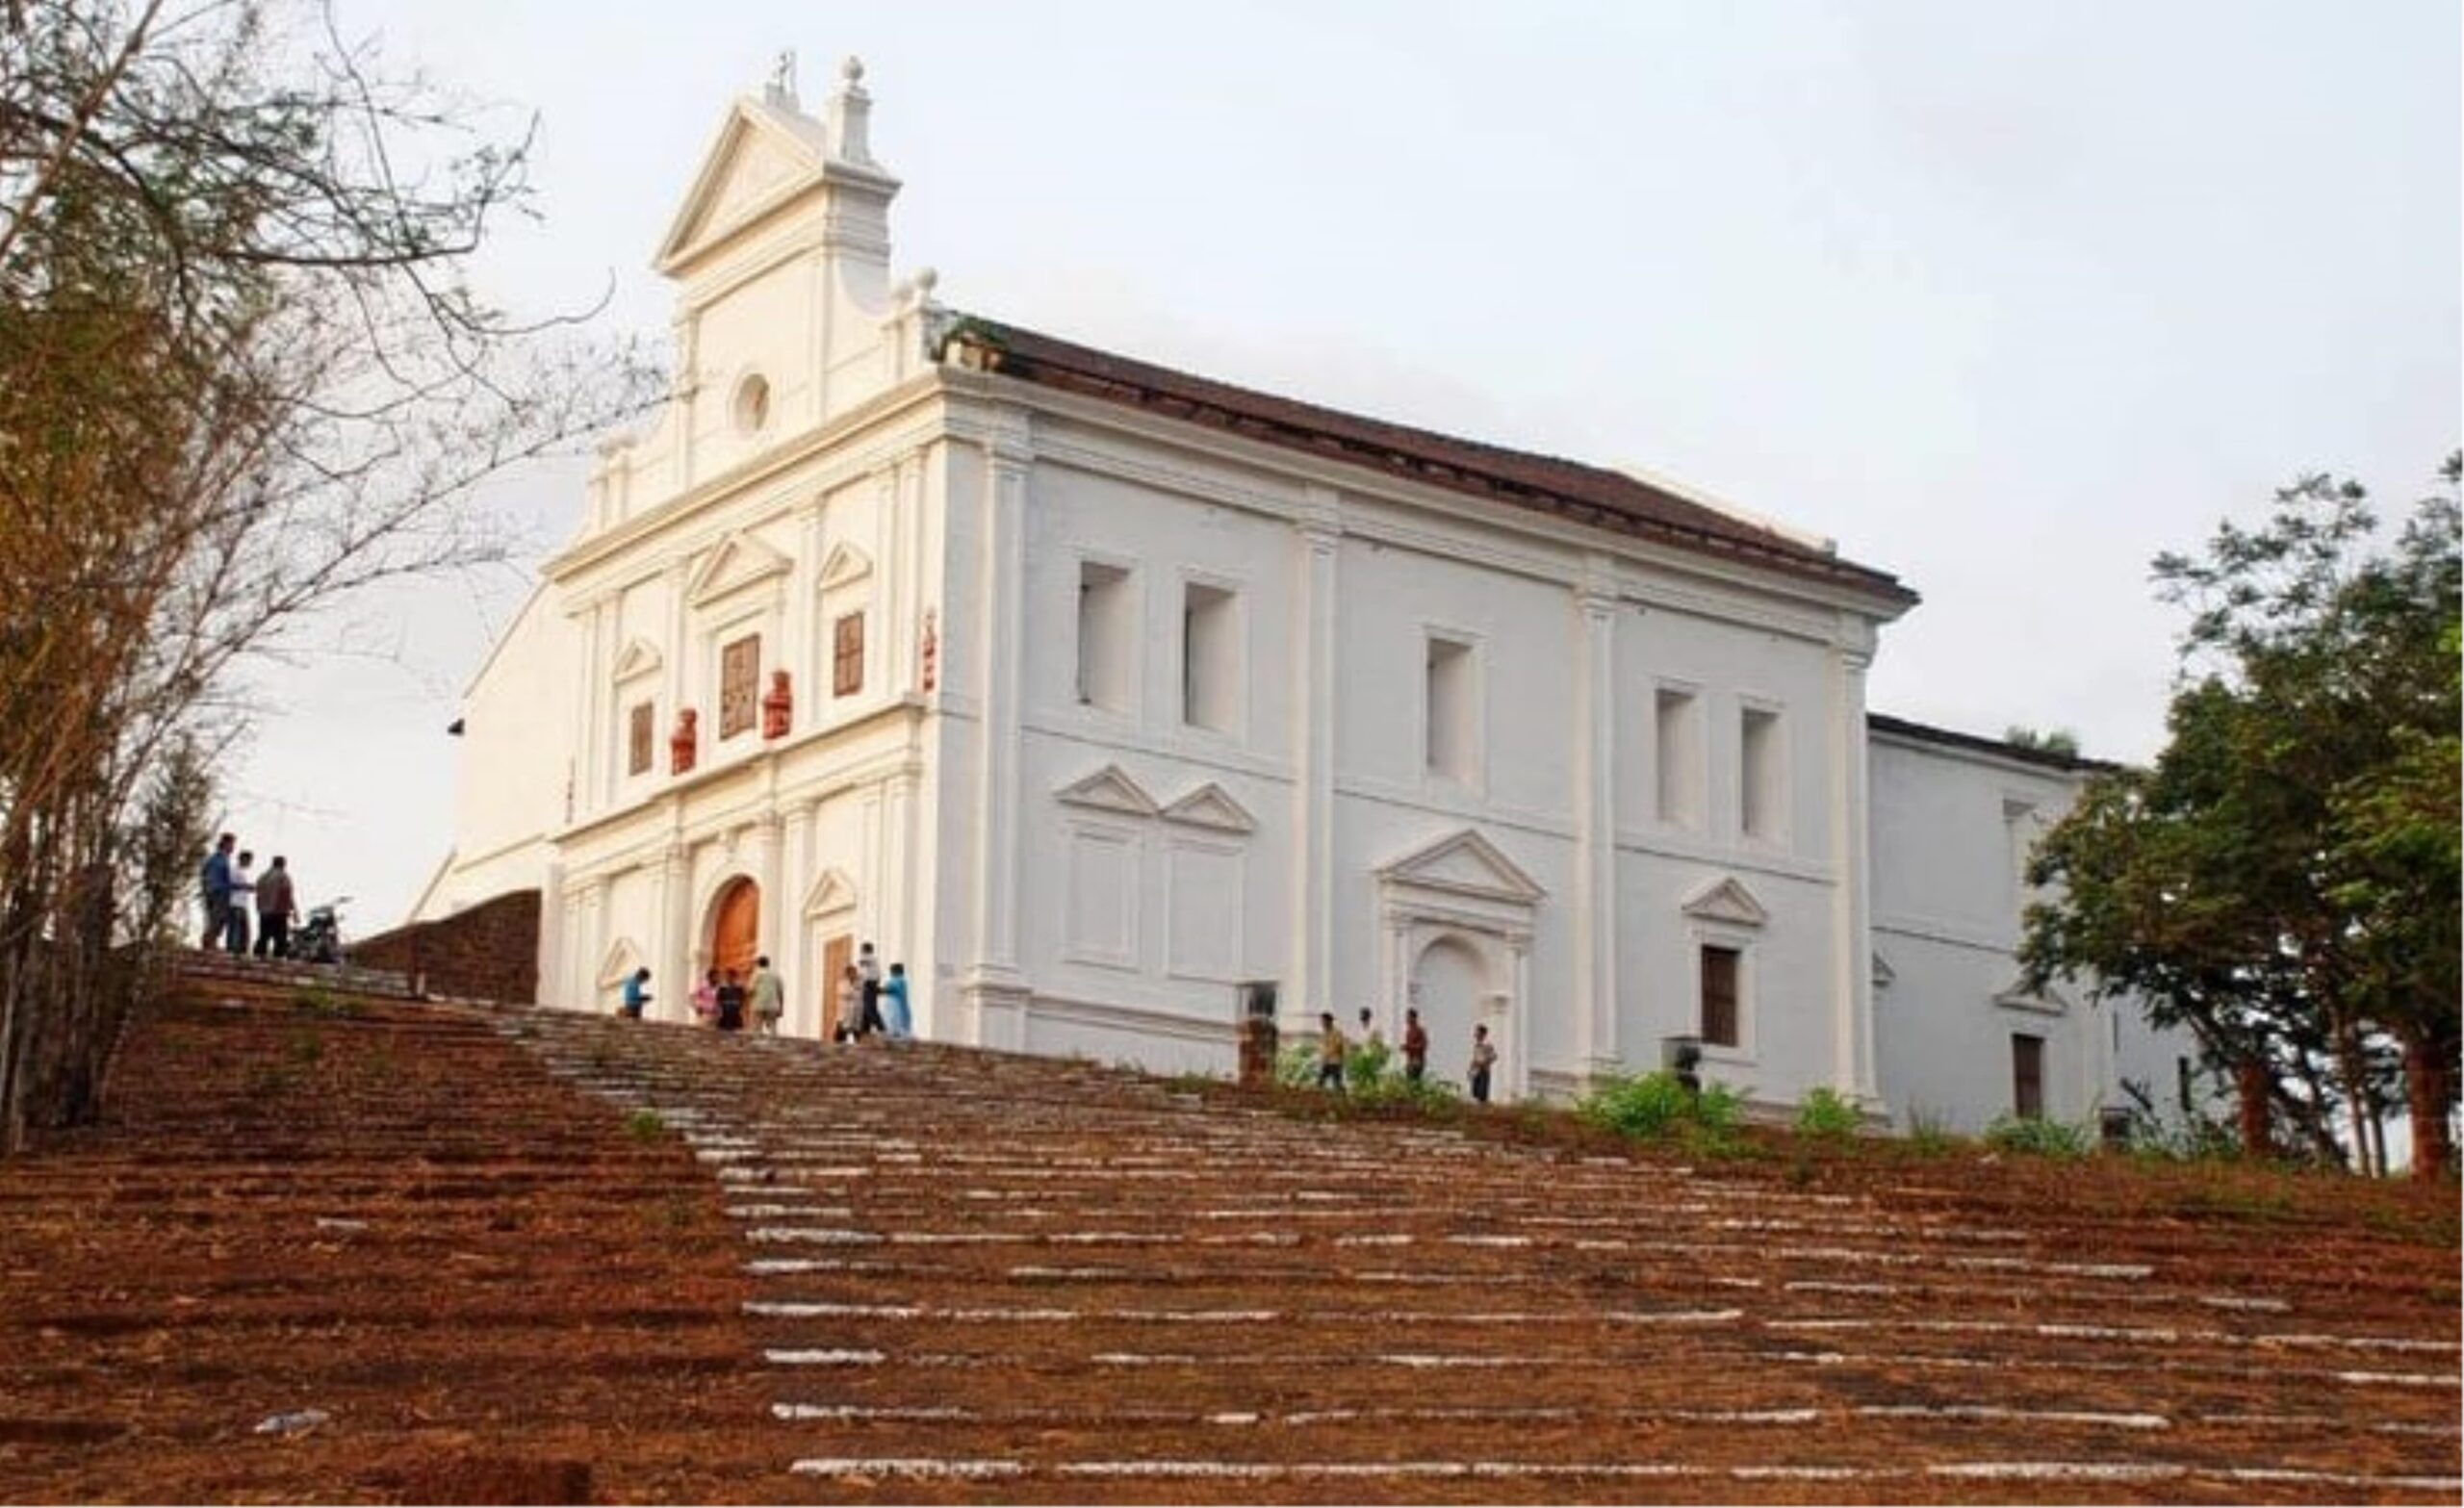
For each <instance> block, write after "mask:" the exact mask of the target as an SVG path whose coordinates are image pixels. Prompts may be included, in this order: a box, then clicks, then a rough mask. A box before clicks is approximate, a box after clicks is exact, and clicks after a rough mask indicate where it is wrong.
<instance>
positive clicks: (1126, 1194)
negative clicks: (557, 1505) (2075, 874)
mask: <svg viewBox="0 0 2464 1508" xmlns="http://www.w3.org/2000/svg"><path fill="white" fill-rule="evenodd" d="M190 978H191V987H190V989H189V991H188V993H187V996H186V997H185V998H184V999H183V1000H181V1001H178V1002H174V1003H170V1004H167V1006H166V1007H165V1008H164V1009H163V1010H160V1011H158V1012H155V1013H154V1014H153V1015H152V1016H150V1017H149V1018H147V1019H145V1020H144V1021H142V1022H141V1027H140V1029H139V1031H138V1032H137V1033H136V1034H135V1035H134V1036H133V1038H132V1040H131V1043H130V1047H129V1053H128V1059H127V1061H125V1062H124V1063H123V1065H122V1070H121V1072H120V1075H119V1077H118V1080H117V1083H118V1085H119V1089H118V1093H119V1096H120V1099H119V1102H118V1103H119V1104H120V1106H121V1110H120V1112H118V1114H119V1121H118V1124H117V1125H116V1126H114V1127H106V1128H102V1129H101V1130H99V1131H98V1132H96V1133H94V1134H92V1135H91V1136H87V1137H77V1138H71V1139H70V1140H69V1141H67V1142H65V1143H64V1144H63V1145H62V1146H60V1147H57V1148H54V1149H52V1150H49V1151H46V1152H43V1153H40V1154H39V1155H37V1156H36V1157H34V1158H31V1159H23V1160H19V1161H17V1162H16V1163H10V1164H0V1235H5V1237H6V1240H5V1241H0V1249H5V1259H0V1265H5V1269H6V1270H7V1272H8V1274H9V1282H8V1283H7V1284H6V1285H0V1498H6V1499H12V1500H14V1499H25V1498H37V1499H67V1500H82V1499H91V1498H96V1497H114V1498H128V1497H142V1498H149V1499H156V1500H170V1501H179V1500H236V1499H240V1498H249V1499H270V1498H299V1497H309V1498H316V1499H320V1500H343V1499H349V1500H361V1499H366V1498H370V1497H379V1498H387V1499H394V1498H406V1499H409V1500H426V1501H456V1500H569V1499H570V1498H572V1497H575V1496H578V1495H580V1494H581V1492H582V1491H584V1490H588V1491H589V1492H592V1493H594V1494H597V1495H604V1496H612V1497H617V1498H621V1499H628V1500H644V1501H649V1500H666V1501H710V1500H731V1501H804V1500H812V1501H848V1500H886V1501H917V1500H926V1501H946V1500H973V1499H983V1498H991V1497H1000V1498H1006V1499H1017V1500H1042V1501H1061V1500H1066V1501H1076V1502H1112V1501H1155V1500H1168V1501H1174V1502H1196V1501H1244V1500H1257V1499H1268V1498H1271V1499H1278V1500H1327V1499H1336V1500H1346V1501H1368V1502H1395V1501H1404V1502H1411V1501H1428V1500H1496V1499H1505V1498H1510V1499H1526V1500H1527V1499H1542V1500H1606V1501H1629V1500H1634V1499H1637V1498H1679V1499H1685V1500H1704V1501H1712V1500H1717V1501H1735V1500H1755V1501H1806V1500H1827V1501H1836V1500H1875V1499H1890V1500H1901V1501H1908V1500H1918V1501H1948V1500H1978V1499H1986V1500H2013V1499H2017V1500H2076V1499H2083V1498H2085V1499H2095V1500H2124V1499H2127V1500H2185V1499H2188V1500H2233V1501H2301V1500H2315V1499H2322V1498H2330V1499H2334V1500H2343V1501H2390V1502H2400V1501H2452V1500H2454V1497H2455V1495H2456V1492H2457V1490H2458V1487H2459V1462H2458V1449H2459V1436H2458V1430H2457V1423H2456V1412H2457V1403H2458V1399H2459V1386H2458V1364H2459V1344H2458V1342H2459V1336H2458V1312H2457V1299H2456V1279H2455V1252H2454V1249H2453V1244H2452V1241H2451V1239H2450V1240H2447V1241H2446V1242H2445V1243H2444V1244H2441V1243H2440V1242H2439V1241H2438V1240H2424V1239H2423V1238H2421V1237H2420V1236H2417V1235H2406V1234H2402V1233H2400V1232H2399V1231H2396V1230H2393V1229H2379V1228H2375V1227H2374V1226H2372V1225H2370V1224H2369V1223H2367V1222H2363V1221H2358V1220H2346V1221H2342V1222H2338V1221H2333V1220H2329V1219H2323V1218H2313V1217H2309V1216H2306V1215H2305V1216H2302V1217H2301V1218H2300V1219H2298V1220H2297V1221H2296V1222H2295V1223H2288V1224H2277V1225H2251V1224H2248V1223H2239V1222H2232V1221H2225V1220H2207V1221H2193V1220H2182V1219H2151V1218H2147V1217H2145V1216H2144V1215H2143V1214H2141V1213H2139V1212H2138V1211H2137V1210H2136V1209H2135V1207H2133V1206H2132V1205H2130V1204H2129V1203H2128V1202H2126V1201H2123V1202H2116V1201H2111V1200H2107V1201H2104V1202H2101V1203H2099V1202H2096V1201H2095V1200H2093V1199H2087V1200H2086V1202H2085V1203H2084V1204H2079V1203H2075V1202H2071V1201H2066V1199H2065V1198H2063V1197H2061V1195H2060V1190H2061V1189H2062V1187H2063V1186H2062V1185H2061V1184H2060V1182H2059V1181H2058V1178H2050V1177H2049V1178H2042V1179H2033V1181H2032V1176H2031V1175H2029V1174H2028V1173H2027V1170H2025V1169H2023V1168H2020V1167H2015V1166H2012V1167H2005V1168H2000V1169H1993V1168H1979V1167H1978V1166H1976V1165H1975V1164H1972V1163H1970V1164H1960V1165H1957V1166H1954V1165H1950V1164H1943V1165H1940V1166H1938V1167H1935V1166H1929V1165H1926V1164H1914V1167H1915V1169H1916V1170H1915V1171H1901V1172H1892V1171H1890V1170H1889V1169H1888V1165H1887V1164H1886V1165H1885V1168H1884V1170H1883V1171H1882V1172H1881V1173H1879V1174H1878V1175H1876V1176H1873V1177H1868V1178H1863V1179H1856V1178H1850V1177H1845V1176H1843V1177H1841V1178H1839V1179H1838V1180H1836V1181H1831V1180H1827V1179H1825V1178H1823V1177H1819V1176H1814V1175H1812V1174H1807V1175H1806V1176H1803V1177H1797V1176H1791V1174H1790V1173H1789V1172H1788V1170H1787V1169H1786V1168H1785V1167H1784V1166H1783V1165H1779V1164H1775V1163H1740V1164H1733V1165H1721V1164H1714V1165H1704V1166H1692V1165H1688V1164H1686V1163H1681V1162H1679V1161H1676V1160H1674V1159H1670V1158H1666V1157H1655V1156H1634V1157H1624V1156H1598V1155H1585V1154H1582V1153H1578V1152H1574V1151H1568V1150H1565V1149H1562V1148H1550V1147H1543V1146H1536V1145H1528V1144H1521V1143H1518V1142H1516V1141H1514V1140H1513V1139H1512V1138H1511V1137H1504V1136H1503V1135H1502V1134H1501V1133H1500V1134H1492V1132H1493V1131H1494V1128H1497V1127H1501V1126H1503V1125H1504V1124H1505V1122H1506V1121H1507V1120H1508V1119H1509V1118H1510V1116H1509V1115H1508V1114H1506V1113H1504V1112H1501V1113H1500V1114H1499V1115H1498V1116H1495V1117H1492V1118H1491V1119H1490V1120H1488V1121H1483V1122H1479V1123H1476V1126H1474V1128H1473V1129H1466V1128H1465V1127H1464V1126H1456V1125H1449V1124H1443V1123H1436V1122H1425V1121H1395V1122H1327V1121H1320V1120H1315V1119H1310V1118H1306V1117H1303V1116H1298V1115H1295V1114H1292V1113H1287V1112H1282V1111H1279V1110H1276V1109H1272V1108H1270V1107H1267V1106H1264V1105H1260V1104H1257V1103H1254V1102H1250V1101H1247V1100H1245V1099H1243V1098H1241V1097H1239V1096H1237V1095H1234V1094H1231V1093H1229V1092H1228V1091H1193V1089H1192V1087H1191V1086H1185V1085H1176V1084H1174V1083H1172V1082H1168V1081H1163V1080H1157V1079H1151V1078H1146V1077H1142V1076H1139V1075H1136V1074H1131V1073H1126V1072H1120V1071H1116V1070H1112V1069H1108V1068H1104V1067H1100V1066H1097V1065H1094V1064H1091V1063H1084V1062H1068V1061H1054V1060H1041V1059H1027V1058H1019V1057H1011V1056H1005V1055H1001V1054H995V1053H985V1052H976V1051H969V1050H964V1049H958V1048H951V1047H943V1046H937V1045H934V1044H929V1043H920V1042H909V1043H886V1042H870V1043H863V1044H858V1045H854V1046H825V1045H822V1044H817V1043H813V1042H809V1041H802V1040H775V1039H762V1038H757V1037H745V1036H737V1035H720V1034H717V1033H715V1032H711V1031H708V1030H706V1029H701V1028H696V1027H686V1026H670V1025H661V1024H655V1023H644V1022H633V1021H627V1020H624V1019H621V1018H617V1017H613V1016H607V1015H583V1014H578V1013H569V1012H561V1011H553V1010H535V1009H531V1008H516V1007H503V1008H487V1009H479V1008H474V1007H469V1006H462V1005H438V1004H426V1003H410V1002H406V1001H402V1000H400V999H398V998H394V997H393V995H392V994H391V993H390V992H392V991H398V990H399V989H400V988H401V987H402V986H401V984H400V982H399V981H378V982H376V983H377V984H378V985H379V986H380V989H381V990H383V991H386V993H379V994H362V993H357V992H355V991H353V990H337V989H335V988H333V987H332V985H333V984H334V983H335V980H336V976H334V975H333V974H332V973H331V972H330V971H324V970H302V969H298V968H295V967H291V966H286V965H282V964H260V963H255V962H246V963H237V962H225V961H222V960H200V962H199V964H198V966H197V967H196V968H195V969H194V970H193V971H192V974H191V976H190ZM301 984H324V985H326V986H327V988H326V989H324V990H321V991H319V992H317V993H315V994H313V995H309V994H303V993H302V991H301V989H300V985H301ZM2075 1176H2077V1177H2080V1178H2083V1179H2090V1178H2096V1177H2103V1176H2111V1175H2107V1174H2101V1173H2098V1172H2097V1171H2095V1170H2093V1169H2083V1170H2080V1171H2079V1172H2078V1173H2077V1174H2076V1175H2075ZM2076 1192H2077V1193H2078V1195H2079V1196H2080V1197H2081V1198H2083V1199H2085V1198H2086V1196H2087V1195H2089V1194H2091V1193H2092V1192H2093V1190H2092V1189H2088V1188H2087V1187H2086V1186H2084V1185H2083V1186H2081V1187H2080V1189H2077V1190H2076ZM311 1415H321V1416H323V1417H324V1418H323V1419H321V1420H319V1421H316V1422H313V1423H311V1424H307V1425H304V1426H297V1427H298V1428H300V1430H301V1433H299V1434H297V1435H296V1436H294V1435H291V1434H289V1433H286V1432H285V1431H287V1430H288V1429H290V1428H292V1427H293V1426H291V1425H289V1424H284V1425H283V1427H282V1428H281V1429H277V1430H275V1431H274V1432H272V1433H271V1434H269V1435H264V1436H261V1435H259V1434H258V1433H257V1431H258V1429H260V1428H262V1427H264V1426H265V1425H267V1424H275V1423H278V1422H280V1421H285V1420H293V1419H305V1418H308V1417H310V1416H311ZM576 1473H578V1475H577V1474H576Z"/></svg>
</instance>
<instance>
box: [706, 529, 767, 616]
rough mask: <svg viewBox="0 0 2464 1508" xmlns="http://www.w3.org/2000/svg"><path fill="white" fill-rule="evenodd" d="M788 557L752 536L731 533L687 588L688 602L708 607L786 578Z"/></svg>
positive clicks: (710, 553)
mask: <svg viewBox="0 0 2464 1508" xmlns="http://www.w3.org/2000/svg"><path fill="white" fill-rule="evenodd" d="M786 572H787V557H786V556H784V555H783V554H781V553H780V552H779V551H777V550H773V549H771V548H770V547H769V546H767V545H765V544H763V543H762V542H761V541H759V540H757V539H756V538H754V537H753V536H752V535H750V534H731V535H729V536H728V537H727V538H726V539H724V540H721V541H720V542H719V546H718V548H717V549H715V550H711V551H710V552H709V553H708V554H706V555H705V556H704V557H703V558H702V563H701V565H700V566H699V567H697V568H696V569H695V571H694V572H693V575H692V578H691V580H690V581H689V582H688V583H687V585H686V587H685V599H686V601H690V602H691V603H692V604H693V605H694V606H696V607H706V606H709V605H710V604H711V603H713V602H716V601H720V600H721V599H723V598H728V597H732V596H733V595H734V594H736V593H738V592H741V591H744V590H745V589H746V588H748V587H752V586H757V585H759V584H761V583H763V582H768V581H775V580H776V579H777V578H779V577H780V576H783V575H786Z"/></svg>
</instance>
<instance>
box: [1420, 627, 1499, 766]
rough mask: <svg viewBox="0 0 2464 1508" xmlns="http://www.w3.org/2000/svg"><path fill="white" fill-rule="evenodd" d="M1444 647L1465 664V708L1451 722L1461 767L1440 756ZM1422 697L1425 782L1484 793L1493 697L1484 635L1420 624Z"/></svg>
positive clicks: (1462, 678)
mask: <svg viewBox="0 0 2464 1508" xmlns="http://www.w3.org/2000/svg"><path fill="white" fill-rule="evenodd" d="M1440 646H1444V647H1445V648H1447V649H1448V650H1450V651H1452V654H1451V655H1450V658H1452V659H1456V660H1459V661H1460V662H1461V665H1462V670H1461V672H1460V675H1461V688H1462V698H1463V703H1464V705H1463V706H1462V708H1461V709H1460V715H1459V717H1456V718H1453V719H1450V721H1452V722H1455V723H1457V724H1459V727H1458V728H1457V732H1458V734H1459V736H1460V747H1459V753H1460V754H1461V755H1462V761H1461V768H1459V769H1451V768H1448V766H1447V764H1446V762H1445V761H1443V760H1441V759H1440V758H1439V756H1438V755H1439V750H1438V747H1437V736H1438V727H1439V719H1438V705H1437V702H1438V696H1437V692H1438V656H1437V652H1438V649H1439V647H1440ZM1420 658H1421V663H1420V672H1421V677H1420V679H1421V695H1420V734H1421V737H1420V746H1421V747H1420V766H1421V779H1422V780H1424V781H1429V782H1442V783H1444V784H1447V785H1450V786H1453V787H1454V788H1456V789H1458V790H1463V791H1468V792H1471V793H1473V794H1475V795H1477V794H1479V793H1480V791H1481V790H1482V788H1483V785H1484V782H1485V780H1486V779H1487V769H1488V757H1487V756H1488V715H1487V708H1488V696H1487V689H1488V688H1487V681H1486V676H1485V669H1484V659H1485V657H1484V656H1483V654H1482V653H1481V640H1480V635H1478V634H1476V633H1474V632H1472V631H1470V630H1469V629H1464V628H1457V627H1452V626H1447V625H1444V624H1433V623H1432V624H1423V625H1422V626H1421V656H1420Z"/></svg>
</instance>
